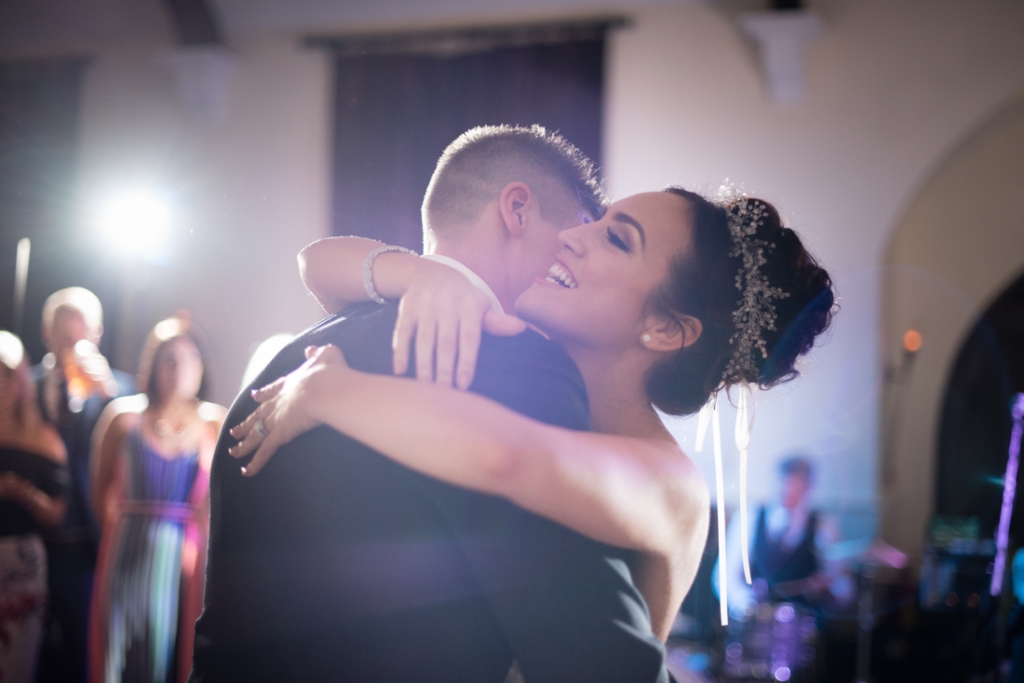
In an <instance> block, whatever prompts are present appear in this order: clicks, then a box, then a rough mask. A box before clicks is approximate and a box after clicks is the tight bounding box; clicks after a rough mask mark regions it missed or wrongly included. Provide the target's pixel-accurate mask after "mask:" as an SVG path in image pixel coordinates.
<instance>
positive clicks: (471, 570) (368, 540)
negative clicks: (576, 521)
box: [194, 306, 662, 683]
mask: <svg viewBox="0 0 1024 683" xmlns="http://www.w3.org/2000/svg"><path fill="white" fill-rule="evenodd" d="M393 322H394V307H393V306H391V307H383V308H377V309H373V310H371V311H370V312H368V313H363V314H360V315H356V316H353V317H352V318H350V319H347V320H334V321H331V322H329V323H327V324H326V325H322V326H320V327H318V328H314V330H312V331H311V332H310V333H307V334H306V335H303V337H302V338H301V339H300V340H299V341H297V342H296V343H294V344H293V345H291V346H290V347H288V348H287V349H285V351H283V352H282V354H281V355H279V356H278V358H277V359H275V361H274V362H273V363H272V364H271V366H270V367H269V368H268V369H267V371H266V372H264V374H263V376H262V377H261V378H260V379H259V380H258V383H263V382H266V381H270V380H271V379H273V378H274V377H277V376H279V375H281V374H283V373H285V372H287V371H290V370H291V369H293V368H294V367H296V366H297V365H298V364H299V363H301V360H302V351H301V349H302V348H303V347H304V346H305V345H306V344H311V343H315V344H322V343H327V342H330V343H334V344H336V345H338V346H339V347H341V348H342V350H343V351H344V352H345V354H346V358H347V359H348V361H349V363H350V364H351V365H352V366H353V367H355V368H357V369H361V370H366V371H370V372H378V373H385V372H388V370H389V368H390V335H391V330H392V326H393ZM474 390H476V391H479V392H480V393H482V394H484V395H487V396H490V397H492V398H494V399H496V400H499V401H501V402H503V403H505V404H506V405H509V406H510V407H512V408H514V409H516V410H519V411H520V412H524V413H526V414H529V415H531V416H533V417H536V418H538V419H542V420H544V421H547V422H551V423H554V424H560V425H562V426H566V427H570V428H576V429H584V428H586V427H587V426H588V424H587V423H588V418H587V409H586V398H585V392H584V389H583V386H582V380H580V379H579V376H578V373H577V372H576V370H575V367H574V366H572V363H571V361H568V359H567V358H566V357H565V356H564V354H563V353H562V352H561V351H560V350H559V349H557V347H554V346H553V345H551V344H550V343H549V342H547V341H546V340H543V339H541V338H540V337H538V336H536V335H533V334H527V335H520V336H519V337H516V338H511V339H488V340H485V343H484V345H483V347H482V349H481V355H480V363H479V366H478V372H477V381H476V382H475V384H474ZM254 405H255V404H254V403H253V402H252V401H251V399H249V398H248V397H247V396H246V395H243V396H242V397H240V398H239V400H238V401H236V404H235V405H234V406H233V407H232V411H231V414H230V416H229V418H228V421H227V424H228V425H232V424H235V423H237V422H238V421H240V420H241V418H242V417H244V416H245V415H246V414H248V413H249V412H250V411H251V410H252V409H253V408H254ZM382 417H383V418H384V419H387V420H391V421H394V422H395V423H396V424H397V423H400V422H401V420H402V416H401V415H388V416H382ZM228 440H229V439H228ZM228 445H230V444H229V443H226V440H225V439H222V441H221V443H219V444H218V449H217V455H216V457H215V462H214V471H213V478H212V485H211V496H212V499H211V500H212V520H211V540H210V559H209V564H208V572H207V593H206V608H205V610H204V614H203V617H202V618H201V619H200V621H199V623H198V625H197V629H196V634H197V636H196V650H195V669H194V679H195V680H197V681H198V680H203V681H215V680H218V681H219V680H246V681H251V680H304V681H306V680H332V681H336V680H353V681H356V680H358V681H373V680H382V681H384V680H389V681H390V680H402V681H413V680H422V681H439V680H444V681H462V680H465V681H474V682H475V683H485V682H486V681H495V682H499V681H501V680H502V679H503V678H504V675H505V673H506V672H507V670H508V666H509V664H510V662H511V661H512V658H513V656H515V657H517V658H518V659H519V661H520V664H521V666H522V668H523V669H524V672H525V673H526V677H527V679H528V680H531V683H532V681H541V680H583V679H587V680H596V679H597V678H598V677H600V678H603V679H605V680H629V679H630V678H636V679H637V680H653V679H654V677H655V676H656V675H657V674H658V671H659V670H660V666H661V655H662V652H661V650H660V647H659V645H658V644H657V642H656V641H655V639H654V638H653V636H649V626H647V625H646V624H644V623H643V620H645V619H646V618H647V616H646V612H645V611H644V609H643V605H642V601H640V600H639V597H638V596H637V595H636V593H635V589H633V587H632V584H630V583H629V580H628V575H627V573H626V570H625V565H624V564H623V563H622V562H621V560H620V559H617V558H616V557H615V556H614V553H613V552H612V551H611V549H608V548H605V547H604V546H600V545H599V544H595V543H593V542H591V541H588V540H586V539H583V538H582V537H580V536H578V535H576V534H573V533H572V532H568V531H567V530H565V529H563V528H561V527H559V526H558V525H555V524H552V523H550V522H547V521H546V520H542V519H539V518H537V517H535V516H533V515H530V514H529V513H526V512H524V511H522V510H520V509H518V508H516V507H515V506H512V505H511V504H509V503H507V502H505V501H502V500H499V499H496V498H492V497H489V496H483V495H479V494H476V493H472V492H469V491H465V490H463V489H459V488H456V487H452V486H448V485H445V484H443V483H441V482H438V481H435V480H432V479H429V478H426V477H423V476H421V475H419V474H417V473H415V472H412V471H411V470H408V469H406V468H404V467H402V466H399V465H397V464H395V463H393V462H391V461H389V460H387V459H385V458H384V457H382V456H380V455H379V454H377V453H376V452H374V451H371V450H369V449H367V448H365V447H364V446H362V445H361V444H359V443H357V442H355V441H353V440H351V439H348V438H347V437H344V436H342V435H340V434H338V433H336V432H334V431H332V430H329V429H326V428H318V429H315V430H313V431H311V432H308V433H306V434H304V435H302V436H300V437H299V438H297V439H296V440H295V441H293V442H292V443H291V444H289V445H288V446H286V447H284V448H282V449H281V451H280V452H279V453H278V454H277V455H276V456H275V457H274V458H273V459H272V461H271V462H270V464H269V465H268V466H267V468H266V469H265V470H264V471H263V472H262V473H261V474H260V475H259V476H257V477H254V478H252V479H244V478H242V477H241V476H240V474H239V472H238V467H239V463H238V462H237V461H234V460H232V459H231V458H230V456H227V455H226V453H225V452H224V451H225V449H226V447H227V446H228ZM645 627H646V628H647V629H648V630H647V634H645V635H637V633H635V632H633V631H632V630H630V629H631V628H639V631H640V633H643V631H644V628H645ZM609 648H614V649H615V651H614V652H611V653H610V652H608V651H607V650H608V649H609ZM591 650H594V652H593V653H591ZM594 658H596V660H595V659H594ZM602 658H603V659H607V660H608V661H607V662H604V661H602ZM595 664H596V666H595Z"/></svg>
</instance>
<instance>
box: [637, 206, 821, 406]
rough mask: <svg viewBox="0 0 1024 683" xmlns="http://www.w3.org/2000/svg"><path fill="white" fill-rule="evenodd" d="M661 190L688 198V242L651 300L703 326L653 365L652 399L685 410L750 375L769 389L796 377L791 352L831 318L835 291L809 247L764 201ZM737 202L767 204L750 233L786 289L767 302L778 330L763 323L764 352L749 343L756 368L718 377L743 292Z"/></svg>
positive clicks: (768, 270) (770, 274)
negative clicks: (733, 219)
mask: <svg viewBox="0 0 1024 683" xmlns="http://www.w3.org/2000/svg"><path fill="white" fill-rule="evenodd" d="M665 192H669V193H671V194H674V195H677V196H679V197H682V198H683V199H686V200H687V201H688V202H689V204H690V208H691V215H692V220H693V241H692V243H691V246H690V249H687V250H686V252H685V253H684V254H682V255H681V256H679V257H677V258H676V259H675V260H674V261H673V262H672V264H671V265H670V269H669V277H668V278H667V279H666V281H665V283H664V284H663V285H662V286H661V287H660V288H659V289H658V290H657V291H656V292H655V293H654V295H653V300H652V304H653V306H654V307H655V310H656V311H657V312H658V313H661V314H663V315H666V316H669V317H675V316H678V315H689V316H693V317H695V318H697V319H699V320H700V321H701V324H702V326H703V330H702V332H701V335H700V337H699V338H698V339H697V341H696V342H694V343H693V344H691V345H690V346H689V347H687V348H684V349H680V350H679V351H678V352H676V353H675V354H673V355H672V356H670V357H669V358H666V359H665V360H663V361H661V362H659V363H656V364H655V365H654V367H652V368H651V370H650V372H649V373H648V376H647V396H648V398H649V399H650V401H651V403H653V404H654V405H655V407H657V408H658V409H659V410H661V411H662V412H664V413H668V414H669V415H689V414H691V413H695V412H697V411H698V410H700V408H701V406H703V405H704V404H705V403H707V400H708V398H709V397H710V396H711V394H712V393H714V392H715V391H716V390H718V389H719V388H722V387H725V388H728V387H730V386H732V385H734V384H739V383H741V382H748V383H750V384H756V385H758V386H760V387H761V388H763V389H767V388H769V387H772V386H775V385H776V384H779V383H781V382H785V381H786V380H790V379H793V378H794V377H796V376H797V374H798V372H797V370H796V368H795V367H794V365H795V363H796V359H797V358H798V357H799V356H801V355H802V354H804V353H806V352H807V351H809V350H810V349H811V347H812V346H814V340H815V338H817V336H818V335H820V334H821V333H822V332H824V331H825V329H826V328H827V327H828V326H829V323H830V322H831V321H832V312H833V306H834V304H835V296H834V294H833V292H832V279H831V278H830V277H829V274H828V273H827V272H826V271H825V269H824V268H822V267H821V266H819V265H818V263H817V261H815V260H814V258H813V257H812V256H811V255H810V254H808V253H807V250H806V249H804V245H803V244H802V243H801V242H800V238H799V237H797V234H796V233H795V232H793V231H792V230H790V229H789V228H786V227H783V225H782V220H781V218H780V217H779V212H778V211H777V210H776V209H775V207H773V206H772V205H771V204H769V203H768V202H765V201H763V200H761V199H753V198H737V199H736V200H734V203H732V204H726V205H724V206H720V205H718V204H716V203H714V202H711V201H709V200H707V199H705V198H704V197H702V196H700V195H699V194H696V193H694V192H689V191H687V190H683V189H681V188H677V187H670V188H668V189H666V190H665ZM737 202H738V203H742V202H747V203H748V205H750V204H752V203H754V202H756V203H758V204H760V205H761V206H762V207H763V209H764V212H763V216H762V218H761V220H760V221H759V224H758V227H757V232H756V235H754V237H755V238H756V239H758V240H763V241H764V242H766V243H768V244H769V245H771V246H769V247H766V248H765V249H764V259H765V263H764V265H761V266H760V267H759V270H760V272H761V273H762V274H764V276H765V277H766V278H767V280H768V286H770V287H773V288H778V289H779V290H781V292H782V293H783V296H782V297H779V298H774V299H772V301H771V303H772V305H773V306H774V308H775V313H776V316H777V318H776V321H775V329H762V330H761V337H762V338H763V339H764V341H765V347H766V350H767V351H768V356H767V358H765V357H763V356H762V354H761V351H760V350H759V349H756V348H754V349H752V355H751V357H752V359H753V363H752V364H751V365H752V367H753V369H747V370H737V371H734V372H733V373H732V374H731V375H730V376H728V377H723V375H724V373H725V371H726V368H727V366H728V365H729V361H730V359H731V358H732V354H733V348H734V347H733V345H732V344H730V343H729V340H730V338H731V337H732V336H733V334H734V332H735V331H736V325H735V323H734V321H733V312H734V311H735V310H736V309H737V308H738V307H739V305H740V297H741V295H742V292H741V291H740V290H739V289H737V288H736V277H737V274H738V273H739V271H740V267H741V266H742V259H741V258H740V257H739V256H730V255H729V254H730V252H731V251H732V249H733V238H732V235H731V234H730V232H729V211H730V210H735V209H736V208H737V207H736V203H737Z"/></svg>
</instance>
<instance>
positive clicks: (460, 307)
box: [391, 259, 526, 389]
mask: <svg viewBox="0 0 1024 683" xmlns="http://www.w3.org/2000/svg"><path fill="white" fill-rule="evenodd" d="M525 328H526V324H525V323H524V322H523V321H521V320H520V319H519V318H516V317H515V316H511V315H502V314H500V313H496V312H494V311H493V310H491V300H490V297H488V296H487V295H486V294H485V293H484V292H482V291H481V290H480V289H478V288H477V287H476V286H474V285H473V283H471V282H470V281H469V280H468V279H467V278H466V277H465V276H464V275H463V274H462V273H460V272H459V271H457V270H455V269H454V268H451V267H449V266H447V265H444V264H442V263H437V262H435V261H430V260H428V259H421V261H420V264H419V266H418V267H417V269H416V271H415V273H414V275H413V277H412V279H411V280H410V282H409V286H408V289H407V290H406V293H405V295H404V296H403V297H402V300H401V303H400V304H399V307H398V320H397V321H396V323H395V332H394V335H393V336H392V340H391V346H392V350H393V353H394V360H393V364H394V372H395V374H396V375H404V374H405V373H406V372H407V371H408V369H409V356H410V355H411V354H410V352H411V349H412V346H413V341H414V340H415V347H416V357H415V360H414V366H415V369H416V377H417V379H420V380H424V381H427V382H431V381H432V382H436V383H437V384H440V385H442V386H449V387H450V386H452V385H453V384H454V386H456V387H458V388H459V389H468V388H469V386H470V384H472V383H473V375H474V374H475V372H476V359H477V353H478V352H479V350H480V336H481V333H482V332H484V331H486V332H489V333H490V334H495V335H500V336H511V335H514V334H519V333H520V332H522V331H523V330H524V329H525Z"/></svg>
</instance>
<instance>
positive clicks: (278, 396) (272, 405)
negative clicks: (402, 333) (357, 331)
mask: <svg viewBox="0 0 1024 683" xmlns="http://www.w3.org/2000/svg"><path fill="white" fill-rule="evenodd" d="M349 371H350V369H349V367H348V364H347V363H346V362H345V356H344V354H342V352H341V349H339V348H338V347H336V346H333V345H331V344H328V345H326V346H310V347H307V348H306V362H304V363H303V364H302V365H300V366H299V367H298V368H296V369H295V370H293V371H292V372H290V373H289V374H287V375H285V376H284V377H281V378H280V379H278V380H277V381H275V382H272V383H271V384H268V385H266V386H265V387H262V388H260V389H255V390H253V392H252V396H253V398H254V399H255V400H256V402H257V403H258V404H259V407H257V408H256V410H254V411H253V412H252V414H250V415H249V417H247V418H245V420H243V421H242V422H241V423H240V424H238V425H236V426H235V427H233V428H232V429H231V430H230V433H231V436H233V437H235V438H236V439H238V444H236V445H235V446H233V447H231V448H229V449H228V453H229V454H230V455H232V456H233V457H235V458H244V457H246V456H247V455H249V454H250V453H253V451H255V455H254V456H253V458H252V460H250V461H249V464H248V465H246V466H245V467H243V468H242V473H243V474H245V475H246V476H250V477H251V476H253V475H255V474H256V473H257V472H259V471H260V470H261V469H263V467H264V466H265V465H266V464H267V461H268V460H270V458H271V456H273V455H274V453H276V452H277V450H278V449H279V448H280V447H281V446H283V445H284V444H286V443H288V442H289V441H291V440H292V439H294V438H295V437H297V436H299V435H300V434H303V433H304V432H308V431H309V430H310V429H313V428H314V427H317V426H319V425H320V424H322V420H321V419H320V418H319V417H318V416H317V415H316V414H315V408H316V407H317V406H319V405H321V404H322V403H323V395H324V392H325V391H332V390H333V391H338V390H340V388H341V387H343V386H344V373H346V372H349Z"/></svg>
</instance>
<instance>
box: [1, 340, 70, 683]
mask: <svg viewBox="0 0 1024 683" xmlns="http://www.w3.org/2000/svg"><path fill="white" fill-rule="evenodd" d="M66 462H67V456H66V453H65V451H64V444H63V442H62V441H61V439H60V436H59V435H58V434H57V432H56V430H54V429H53V427H51V426H50V425H49V424H47V423H46V422H44V421H43V419H42V417H41V416H40V415H39V409H38V408H37V407H36V403H35V387H34V385H33V383H32V379H31V377H30V375H29V370H28V362H27V358H26V356H25V350H24V348H23V347H22V344H21V341H20V340H19V339H18V338H17V337H16V336H14V335H13V334H11V333H10V332H6V331H3V330H0V681H3V683H18V682H24V683H27V682H28V681H31V680H33V675H34V673H35V666H36V661H37V657H38V655H39V646H40V645H41V644H42V637H43V629H44V625H45V624H44V621H45V615H46V602H47V593H48V591H47V587H46V573H47V572H46V550H45V548H44V546H43V539H42V536H41V531H42V530H43V529H44V528H52V527H55V526H57V525H58V524H60V522H61V520H62V519H63V517H64V510H65V502H64V498H63V494H64V490H65V488H66V487H67V479H68V474H67V465H66Z"/></svg>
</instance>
